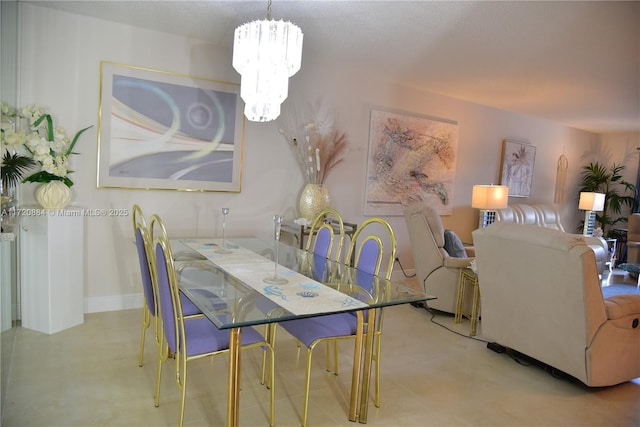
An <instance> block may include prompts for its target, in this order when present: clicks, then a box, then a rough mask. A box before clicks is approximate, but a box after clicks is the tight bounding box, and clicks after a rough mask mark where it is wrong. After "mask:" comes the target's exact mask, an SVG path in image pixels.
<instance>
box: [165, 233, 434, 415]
mask: <svg viewBox="0 0 640 427" xmlns="http://www.w3.org/2000/svg"><path fill="white" fill-rule="evenodd" d="M171 247H172V250H173V254H174V258H180V259H182V260H190V261H182V262H181V263H179V264H178V268H177V274H178V278H179V287H180V290H181V291H182V292H183V293H184V295H185V296H186V297H187V298H189V299H190V300H191V301H192V302H193V303H194V304H195V305H196V306H197V307H198V308H199V309H200V310H201V311H202V312H203V314H204V315H205V316H206V317H207V318H208V319H210V320H211V321H212V322H213V323H214V324H215V325H216V326H217V327H218V328H220V329H228V330H229V334H230V340H229V347H230V348H229V378H228V381H229V388H228V401H227V426H230V427H231V426H233V427H235V426H237V425H238V422H239V391H240V383H239V381H240V372H239V366H240V356H241V345H240V343H241V333H242V328H243V327H248V326H258V325H265V324H269V323H274V322H281V321H285V320H292V319H300V318H305V317H314V316H322V315H327V314H332V313H341V312H353V313H354V314H355V315H356V318H357V324H358V327H357V333H356V339H355V346H354V359H353V370H352V380H351V396H350V403H349V415H348V416H349V420H350V421H359V422H360V423H366V421H367V409H368V400H369V399H368V397H369V382H370V376H371V375H370V371H371V362H372V357H371V356H372V351H373V343H374V331H375V321H376V317H377V316H376V315H377V311H378V310H379V309H382V308H383V307H388V306H393V305H399V304H406V303H413V302H421V301H426V300H430V299H435V297H433V296H429V295H427V294H425V293H422V292H419V291H417V290H415V289H414V288H412V287H410V286H406V285H404V284H401V283H397V282H392V281H389V280H385V279H383V278H380V277H378V276H374V275H371V274H367V273H364V272H363V271H361V270H357V269H355V268H353V267H349V266H348V265H344V264H341V263H337V262H333V261H330V260H328V259H326V258H322V257H318V256H314V255H313V254H310V253H307V252H306V251H303V250H301V249H298V248H296V247H293V246H289V245H285V244H283V243H280V242H278V241H276V240H262V239H256V238H233V239H227V240H226V241H225V248H226V249H228V250H226V251H221V250H220V248H221V247H222V241H221V240H220V239H206V238H204V239H203V238H198V239H172V240H171ZM221 252H227V253H221ZM276 258H277V263H276ZM274 278H275V279H278V280H277V281H275V282H276V283H274V280H273V279H274ZM265 279H271V280H265ZM278 282H286V283H278ZM365 312H367V314H366V318H367V322H366V326H365V321H364V319H365V314H364V313H365ZM358 401H359V403H358Z"/></svg>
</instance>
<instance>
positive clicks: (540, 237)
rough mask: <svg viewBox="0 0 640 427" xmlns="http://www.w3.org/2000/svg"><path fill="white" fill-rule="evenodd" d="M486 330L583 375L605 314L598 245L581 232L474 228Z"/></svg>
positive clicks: (505, 342)
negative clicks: (587, 351)
mask: <svg viewBox="0 0 640 427" xmlns="http://www.w3.org/2000/svg"><path fill="white" fill-rule="evenodd" d="M473 242H474V247H475V250H476V260H477V267H478V277H479V279H480V280H479V284H480V295H481V299H482V334H483V336H484V337H485V338H487V339H489V340H493V341H496V342H498V343H499V344H501V345H504V346H507V347H510V348H512V349H514V350H516V351H519V352H522V353H524V354H527V355H529V356H531V357H533V358H535V359H537V360H540V361H543V362H545V363H547V364H549V365H551V366H554V367H556V368H558V369H560V370H562V371H564V372H567V373H569V374H570V375H573V376H575V377H577V378H584V377H585V371H584V369H585V359H588V355H586V354H585V349H586V348H588V347H589V345H590V343H591V341H592V340H593V339H594V337H595V336H596V334H597V333H599V328H600V326H601V325H602V323H603V322H605V321H606V319H607V314H606V312H605V305H604V300H603V298H602V291H601V289H600V280H599V278H598V270H597V266H596V260H595V255H594V252H593V251H592V250H591V249H590V248H589V246H588V245H587V244H586V243H585V240H584V238H583V237H582V236H576V235H572V234H568V233H564V232H561V231H558V230H553V229H547V228H542V227H539V226H531V225H520V224H509V223H495V224H492V225H491V226H489V227H487V228H485V229H479V230H475V231H474V232H473Z"/></svg>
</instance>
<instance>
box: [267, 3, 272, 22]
mask: <svg viewBox="0 0 640 427" xmlns="http://www.w3.org/2000/svg"><path fill="white" fill-rule="evenodd" d="M267 21H271V0H269V3H267Z"/></svg>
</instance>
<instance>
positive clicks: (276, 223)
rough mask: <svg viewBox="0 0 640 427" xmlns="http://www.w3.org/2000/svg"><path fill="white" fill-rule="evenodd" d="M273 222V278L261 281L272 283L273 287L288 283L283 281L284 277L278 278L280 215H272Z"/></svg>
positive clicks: (285, 280)
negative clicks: (274, 254) (274, 255)
mask: <svg viewBox="0 0 640 427" xmlns="http://www.w3.org/2000/svg"><path fill="white" fill-rule="evenodd" d="M273 222H274V227H275V235H274V238H275V239H274V249H275V253H276V257H275V260H274V266H273V276H270V277H265V278H264V279H262V280H263V281H264V282H265V283H272V284H275V285H284V284H285V283H288V282H289V281H288V280H287V279H285V278H284V277H278V249H279V247H280V245H279V244H278V243H279V241H280V226H281V225H282V215H274V216H273Z"/></svg>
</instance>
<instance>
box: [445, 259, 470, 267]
mask: <svg viewBox="0 0 640 427" xmlns="http://www.w3.org/2000/svg"><path fill="white" fill-rule="evenodd" d="M474 259H475V258H454V257H445V258H444V266H445V267H447V268H469V265H470V264H471V261H473V260H474Z"/></svg>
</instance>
